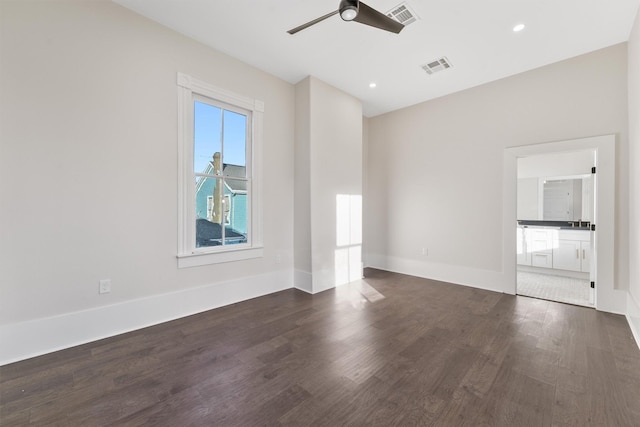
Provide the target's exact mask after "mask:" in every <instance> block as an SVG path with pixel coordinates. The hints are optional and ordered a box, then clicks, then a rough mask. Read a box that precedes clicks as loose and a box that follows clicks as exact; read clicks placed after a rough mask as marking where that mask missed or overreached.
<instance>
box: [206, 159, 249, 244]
mask: <svg viewBox="0 0 640 427" xmlns="http://www.w3.org/2000/svg"><path fill="white" fill-rule="evenodd" d="M222 170H223V175H224V176H225V179H224V190H223V192H222V193H221V197H220V201H219V202H218V203H220V206H217V205H216V184H217V182H218V179H217V178H212V177H207V176H201V177H198V180H197V181H196V218H197V220H196V235H197V241H198V246H216V245H220V244H221V241H222V240H221V239H222V233H221V227H220V226H218V227H215V226H214V224H215V225H217V224H218V223H219V222H218V220H217V219H216V214H215V212H216V209H219V212H220V213H221V217H222V222H223V223H224V225H225V244H234V243H245V242H246V233H247V182H246V181H245V180H241V179H233V178H244V177H245V176H246V168H245V166H238V165H231V164H226V163H225V164H223V168H222ZM202 173H203V174H206V175H213V164H212V163H209V164H208V165H207V167H206V169H205V170H204V171H203V172H202ZM208 223H209V224H208Z"/></svg>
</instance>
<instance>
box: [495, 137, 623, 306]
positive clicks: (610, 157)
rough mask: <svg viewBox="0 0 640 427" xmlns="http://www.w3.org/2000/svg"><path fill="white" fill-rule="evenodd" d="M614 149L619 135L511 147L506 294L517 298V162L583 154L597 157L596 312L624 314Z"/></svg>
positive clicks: (506, 174)
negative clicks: (617, 254)
mask: <svg viewBox="0 0 640 427" xmlns="http://www.w3.org/2000/svg"><path fill="white" fill-rule="evenodd" d="M615 145H616V135H603V136H594V137H589V138H579V139H571V140H565V141H557V142H547V143H542V144H534V145H523V146H517V147H508V148H506V149H505V150H504V167H503V198H502V200H503V205H502V208H503V211H502V214H503V233H502V235H503V237H504V241H503V257H502V258H503V262H502V266H503V272H504V276H505V287H504V289H505V290H506V293H509V294H512V295H515V294H516V224H517V215H516V211H517V182H518V176H517V159H518V157H528V156H533V155H539V154H549V153H560V152H568V151H583V150H585V149H594V150H595V153H596V161H595V163H596V176H597V179H596V189H595V194H596V200H595V212H594V218H595V224H596V231H595V232H594V251H593V257H594V259H595V262H594V266H593V267H592V268H594V277H595V282H596V298H595V307H596V309H597V310H603V311H608V312H612V313H624V311H625V306H626V294H625V292H624V291H622V290H619V289H616V286H615V256H614V254H615V194H616V192H615V190H616V185H615V155H616V151H615Z"/></svg>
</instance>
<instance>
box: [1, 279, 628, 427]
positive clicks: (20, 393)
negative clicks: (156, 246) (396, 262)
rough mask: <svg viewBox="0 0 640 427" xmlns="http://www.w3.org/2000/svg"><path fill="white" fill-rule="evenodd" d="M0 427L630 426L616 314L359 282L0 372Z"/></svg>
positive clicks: (420, 284) (275, 298)
mask: <svg viewBox="0 0 640 427" xmlns="http://www.w3.org/2000/svg"><path fill="white" fill-rule="evenodd" d="M0 393H1V394H0V425H2V426H22V425H47V426H49V425H52V426H55V425H58V426H107V425H114V426H142V425H147V426H148V425H151V426H154V425H158V426H342V425H345V426H396V425H397V426H589V425H593V426H640V350H638V347H637V346H636V344H635V342H634V341H633V338H632V335H631V331H630V330H629V327H628V325H627V323H626V320H625V319H624V317H622V316H618V315H613V314H607V313H601V312H597V311H596V310H593V309H588V308H584V307H576V306H572V305H564V304H560V303H554V302H549V301H543V300H536V299H531V298H527V297H516V296H510V295H503V294H498V293H494V292H488V291H483V290H479V289H473V288H468V287H464V286H457V285H451V284H446V283H439V282H434V281H429V280H425V279H420V278H416V277H410V276H405V275H401V274H394V273H389V272H384V271H378V270H367V278H366V279H365V280H363V281H360V282H356V283H353V284H350V285H345V286H342V287H340V288H338V289H334V290H329V291H326V292H323V293H321V294H317V295H314V296H311V295H307V294H305V293H304V292H301V291H298V290H293V289H291V290H286V291H283V292H279V293H276V294H272V295H268V296H265V297H261V298H256V299H253V300H250V301H245V302H242V303H238V304H234V305H231V306H228V307H223V308H220V309H216V310H212V311H209V312H206V313H202V314H199V315H195V316H190V317H188V318H183V319H179V320H176V321H173V322H168V323H165V324H162V325H157V326H154V327H150V328H146V329H143V330H139V331H135V332H132V333H128V334H124V335H120V336H117V337H112V338H109V339H105V340H101V341H97V342H94V343H90V344H86V345H82V346H79V347H75V348H72V349H68V350H63V351H59V352H56V353H52V354H49V355H45V356H41V357H37V358H33V359H29V360H26V361H22V362H19V363H14V364H11V365H6V366H3V367H0Z"/></svg>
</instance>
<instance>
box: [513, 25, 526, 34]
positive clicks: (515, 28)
mask: <svg viewBox="0 0 640 427" xmlns="http://www.w3.org/2000/svg"><path fill="white" fill-rule="evenodd" d="M522 30H524V24H518V25H516V26H515V27H513V31H514V32H516V33H517V32H518V31H522Z"/></svg>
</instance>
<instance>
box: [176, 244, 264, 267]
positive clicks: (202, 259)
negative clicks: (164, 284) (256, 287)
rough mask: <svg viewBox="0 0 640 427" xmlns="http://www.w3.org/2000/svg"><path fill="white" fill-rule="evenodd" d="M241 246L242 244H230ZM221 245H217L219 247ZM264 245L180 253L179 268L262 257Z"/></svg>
mask: <svg viewBox="0 0 640 427" xmlns="http://www.w3.org/2000/svg"><path fill="white" fill-rule="evenodd" d="M231 246H241V245H230V247H231ZM219 247H220V246H215V248H219ZM263 255H264V254H263V250H262V247H259V248H258V247H253V248H247V247H246V246H243V247H241V248H238V249H235V248H232V249H226V250H225V251H221V252H201V253H198V252H194V253H192V254H185V255H178V268H188V267H199V266H201V265H208V264H220V263H224V262H233V261H242V260H245V259H252V258H262V256H263Z"/></svg>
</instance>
